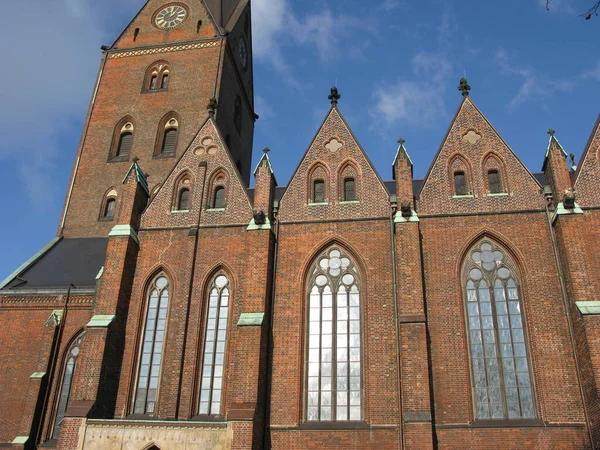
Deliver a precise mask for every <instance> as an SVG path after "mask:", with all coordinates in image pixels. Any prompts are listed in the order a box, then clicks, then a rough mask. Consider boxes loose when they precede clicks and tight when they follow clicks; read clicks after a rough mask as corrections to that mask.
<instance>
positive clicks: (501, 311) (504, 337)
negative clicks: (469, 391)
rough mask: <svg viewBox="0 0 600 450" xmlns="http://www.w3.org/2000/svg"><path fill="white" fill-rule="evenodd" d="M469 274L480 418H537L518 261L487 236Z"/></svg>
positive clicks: (469, 264)
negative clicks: (515, 263) (516, 264)
mask: <svg viewBox="0 0 600 450" xmlns="http://www.w3.org/2000/svg"><path fill="white" fill-rule="evenodd" d="M464 274H465V280H466V281H465V282H466V296H467V298H466V304H467V316H468V327H469V340H470V351H471V367H472V370H473V392H474V403H475V415H476V418H477V419H531V418H535V416H536V413H535V407H534V394H533V387H532V379H531V364H530V360H529V357H528V349H527V344H526V333H525V329H524V318H523V304H522V300H521V294H520V289H519V283H518V277H517V272H516V268H515V265H514V263H513V261H512V260H511V258H510V256H509V255H508V254H507V253H506V252H505V251H503V250H502V249H500V248H499V247H497V246H496V245H494V244H492V243H491V242H490V241H488V240H484V241H482V242H480V243H479V244H478V245H477V246H476V247H475V248H474V249H473V250H472V251H471V252H470V254H469V257H468V258H467V261H466V263H465V266H464Z"/></svg>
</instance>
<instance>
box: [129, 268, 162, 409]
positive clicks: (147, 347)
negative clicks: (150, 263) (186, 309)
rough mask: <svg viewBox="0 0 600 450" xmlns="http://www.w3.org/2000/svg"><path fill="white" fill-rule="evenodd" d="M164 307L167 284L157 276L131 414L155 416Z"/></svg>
mask: <svg viewBox="0 0 600 450" xmlns="http://www.w3.org/2000/svg"><path fill="white" fill-rule="evenodd" d="M168 307H169V281H168V280H167V278H166V277H165V276H164V275H162V274H161V275H159V276H158V277H156V279H155V280H154V282H153V283H152V285H151V287H150V289H149V295H148V309H147V313H146V323H145V327H144V336H143V343H142V351H141V355H140V369H139V373H138V379H137V389H136V392H135V404H134V412H135V414H148V415H154V414H155V413H156V403H157V401H158V381H159V377H160V369H161V362H162V356H163V346H164V341H165V331H166V327H167V311H168Z"/></svg>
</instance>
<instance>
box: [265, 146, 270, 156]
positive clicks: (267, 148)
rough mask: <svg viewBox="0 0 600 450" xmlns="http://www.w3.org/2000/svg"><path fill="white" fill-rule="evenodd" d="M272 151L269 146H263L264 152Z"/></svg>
mask: <svg viewBox="0 0 600 450" xmlns="http://www.w3.org/2000/svg"><path fill="white" fill-rule="evenodd" d="M270 151H271V149H270V148H269V147H265V148H263V153H264V154H265V155H266V154H267V153H269V152H270Z"/></svg>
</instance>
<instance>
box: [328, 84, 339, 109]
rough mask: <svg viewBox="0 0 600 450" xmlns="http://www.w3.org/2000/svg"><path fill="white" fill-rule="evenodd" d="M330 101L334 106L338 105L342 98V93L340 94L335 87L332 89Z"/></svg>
mask: <svg viewBox="0 0 600 450" xmlns="http://www.w3.org/2000/svg"><path fill="white" fill-rule="evenodd" d="M328 98H329V100H331V104H332V105H337V103H338V100H339V99H340V98H342V96H341V95H340V93H339V92H338V88H336V87H335V86H334V87H332V88H331V94H329V97H328Z"/></svg>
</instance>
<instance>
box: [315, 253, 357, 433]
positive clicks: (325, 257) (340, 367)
mask: <svg viewBox="0 0 600 450" xmlns="http://www.w3.org/2000/svg"><path fill="white" fill-rule="evenodd" d="M308 306H309V308H308V311H309V313H308V349H307V353H308V362H307V365H306V420H307V421H309V422H314V421H334V422H335V421H337V422H346V421H356V420H361V419H362V339H361V329H362V327H361V294H360V284H359V274H358V271H357V269H356V266H355V264H354V262H353V261H352V259H351V258H350V257H349V256H348V255H347V254H346V253H345V252H344V251H343V250H341V249H340V248H339V247H337V246H334V247H331V248H330V249H328V250H327V251H325V252H324V253H323V254H321V255H320V256H319V257H318V258H317V261H316V263H315V265H314V267H313V269H312V271H311V274H310V277H309V280H308Z"/></svg>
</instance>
